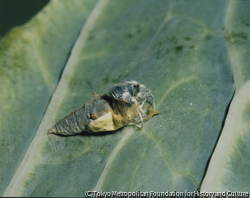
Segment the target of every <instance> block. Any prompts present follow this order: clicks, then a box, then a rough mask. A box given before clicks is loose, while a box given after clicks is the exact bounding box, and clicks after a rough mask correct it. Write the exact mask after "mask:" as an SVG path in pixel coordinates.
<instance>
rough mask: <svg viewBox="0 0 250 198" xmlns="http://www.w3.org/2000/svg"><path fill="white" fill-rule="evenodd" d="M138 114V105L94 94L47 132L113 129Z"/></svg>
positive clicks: (69, 133)
mask: <svg viewBox="0 0 250 198" xmlns="http://www.w3.org/2000/svg"><path fill="white" fill-rule="evenodd" d="M138 115H139V105H137V104H133V103H129V102H126V101H123V100H116V99H114V98H112V97H110V96H108V95H106V94H105V95H98V94H95V95H94V96H93V98H92V99H91V100H89V101H88V102H87V103H85V104H84V105H83V106H82V107H80V108H78V109H76V110H75V111H73V112H71V113H70V114H69V115H67V116H66V117H64V118H63V119H61V120H59V121H58V122H57V123H56V124H55V125H54V126H53V127H51V128H50V129H49V130H48V131H47V132H48V133H53V134H59V135H74V134H77V133H81V132H83V131H87V132H102V131H114V130H116V129H119V128H121V127H124V126H126V125H127V124H129V123H131V121H132V120H134V119H135V118H136V117H138Z"/></svg>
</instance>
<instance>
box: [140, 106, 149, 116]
mask: <svg viewBox="0 0 250 198" xmlns="http://www.w3.org/2000/svg"><path fill="white" fill-rule="evenodd" d="M139 108H140V112H142V114H143V115H144V116H147V115H146V114H145V113H144V111H143V110H142V105H139ZM139 114H140V113H139ZM140 116H141V114H140Z"/></svg>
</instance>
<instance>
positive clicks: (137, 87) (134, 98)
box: [109, 80, 155, 125]
mask: <svg viewBox="0 0 250 198" xmlns="http://www.w3.org/2000/svg"><path fill="white" fill-rule="evenodd" d="M109 95H110V96H112V97H113V98H115V99H121V100H125V101H127V102H130V103H135V104H138V105H139V109H140V112H141V113H142V115H141V113H139V116H140V119H141V124H142V125H143V116H144V117H145V116H146V115H145V113H144V111H143V110H142V107H143V105H144V103H145V102H146V100H147V98H148V97H152V98H153V106H154V108H155V99H154V96H153V94H152V91H151V90H150V89H147V87H146V86H145V85H143V84H140V83H138V82H137V81H135V80H127V81H125V82H124V83H119V84H116V85H114V86H112V87H111V88H110V90H109Z"/></svg>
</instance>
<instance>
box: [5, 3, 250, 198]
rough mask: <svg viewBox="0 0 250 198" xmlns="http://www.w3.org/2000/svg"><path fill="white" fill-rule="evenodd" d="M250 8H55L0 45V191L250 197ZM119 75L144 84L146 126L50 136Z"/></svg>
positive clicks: (114, 5) (173, 5) (51, 6)
mask: <svg viewBox="0 0 250 198" xmlns="http://www.w3.org/2000/svg"><path fill="white" fill-rule="evenodd" d="M249 9H250V5H249V3H248V2H246V1H208V0H206V1H202V2H201V1H196V0H193V1H191V0H190V1H166V0H162V1H161V0H159V1H151V0H138V1H134V0H126V1H112V0H100V1H80V0H79V1H77V0H73V1H70V2H68V1H51V2H50V3H49V4H48V5H47V6H46V7H45V8H44V9H43V10H42V11H41V12H40V13H39V14H38V15H37V16H35V17H34V18H33V19H32V20H31V21H30V22H28V23H27V24H25V25H24V26H22V27H19V28H16V29H14V30H12V31H11V32H10V33H9V34H8V35H6V36H5V37H4V38H3V39H2V40H1V43H0V56H1V58H0V71H1V73H0V75H1V79H2V83H1V84H0V90H1V97H0V102H1V104H2V105H1V111H0V130H1V133H0V139H1V151H0V154H1V156H2V157H1V159H0V165H1V169H0V176H1V178H0V179H1V183H0V193H1V194H3V195H4V196H84V195H85V191H92V190H94V191H101V190H103V191H113V190H116V191H139V190H140V191H147V192H149V191H161V192H162V191H174V190H176V191H185V190H188V191H195V190H199V189H200V190H205V191H207V190H211V191H221V190H238V191H249V187H248V184H249V183H250V181H249V178H248V177H247V175H249V174H248V173H249V160H248V156H249V152H250V149H249V146H248V145H249V141H250V138H249V134H250V132H249V129H250V128H249V126H250V125H249V124H248V120H249V118H250V115H249V112H250V110H249V109H250V101H249V98H250V96H249V94H248V92H247V90H249V86H250V84H249V83H248V80H249V72H250V70H249V69H248V62H249V61H248V60H249V58H248V57H249V56H248V54H249V49H248V48H249V46H250V45H249V38H250V37H249V36H250V35H249V28H250V26H249V24H248V19H249V13H250V12H249ZM80 29H81V33H80V35H79V36H78V37H77V35H78V32H79V30H80ZM76 37H77V40H76V42H74V41H75V39H76ZM72 46H73V47H72ZM71 47H72V48H71ZM69 53H70V56H69V57H68V54H69ZM62 70H63V71H62ZM61 72H62V75H60V74H61ZM126 79H134V80H137V81H139V82H141V83H143V84H145V85H146V86H147V87H148V88H150V89H151V90H152V91H153V94H154V97H155V100H156V109H158V110H160V111H161V112H162V113H161V114H160V115H157V116H155V117H153V118H152V119H150V120H149V121H147V122H146V123H145V124H144V127H143V129H142V130H139V129H137V128H136V127H133V126H127V127H124V128H123V129H121V130H118V131H116V132H114V133H101V134H87V133H82V134H81V135H76V136H71V137H62V136H55V135H47V134H46V130H47V129H48V128H50V127H51V126H52V125H54V124H55V122H56V121H58V120H59V119H61V118H62V117H64V116H65V115H67V114H68V113H70V112H71V111H73V110H75V109H76V108H78V107H80V106H81V105H82V104H84V103H86V102H87V101H88V100H89V99H90V98H91V97H92V96H93V93H94V92H96V93H98V94H105V93H107V92H108V88H109V87H110V86H112V85H113V84H115V83H119V82H121V81H123V80H126ZM235 89H236V93H235V96H234V97H233V94H234V91H235ZM232 97H233V102H232V104H230V102H231V99H232ZM50 98H51V100H50ZM228 106H230V107H229V112H227V108H228ZM225 120H226V121H225ZM224 121H225V122H224ZM221 132H222V133H221ZM228 134H229V135H228ZM217 141H218V143H217ZM213 151H214V153H213ZM211 156H212V157H211ZM222 156H223V157H222ZM210 157H211V160H210ZM207 166H208V170H207ZM217 175H219V177H216V176H217ZM233 178H234V179H233ZM203 179H204V181H203ZM200 187H201V188H200Z"/></svg>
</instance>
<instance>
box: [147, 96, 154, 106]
mask: <svg viewBox="0 0 250 198" xmlns="http://www.w3.org/2000/svg"><path fill="white" fill-rule="evenodd" d="M147 97H152V98H153V107H154V109H155V98H154V95H153V94H152V93H150V94H149V95H148V96H147Z"/></svg>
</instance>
